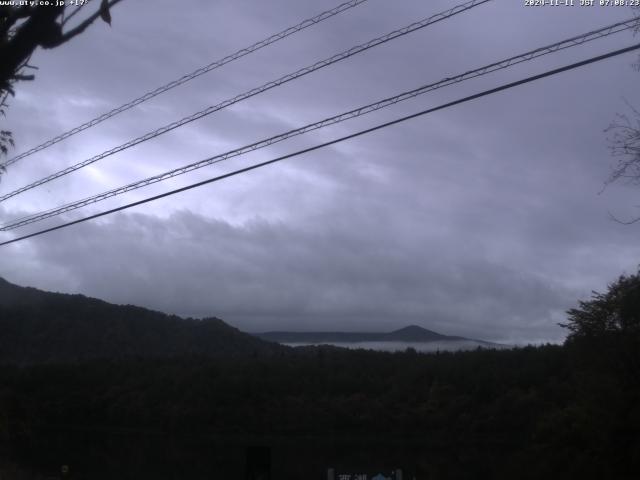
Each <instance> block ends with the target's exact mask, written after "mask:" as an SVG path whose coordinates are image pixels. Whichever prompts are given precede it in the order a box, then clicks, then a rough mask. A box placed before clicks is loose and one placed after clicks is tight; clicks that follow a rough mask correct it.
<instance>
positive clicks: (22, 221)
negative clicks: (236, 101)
mask: <svg viewBox="0 0 640 480" xmlns="http://www.w3.org/2000/svg"><path fill="white" fill-rule="evenodd" d="M636 25H637V20H635V19H629V20H626V21H623V22H618V23H614V24H612V25H609V26H606V27H603V28H600V29H598V30H593V31H590V32H587V33H584V34H582V35H578V36H574V37H571V38H568V39H566V40H562V41H560V42H556V43H553V44H551V45H547V46H545V47H540V48H536V49H534V50H530V51H528V52H525V53H522V54H520V55H516V56H512V57H509V58H507V59H504V60H501V61H498V62H494V63H491V64H489V65H486V66H484V67H481V68H477V69H475V70H470V71H467V72H465V73H463V74H460V75H456V76H453V77H447V78H445V79H443V80H440V81H438V82H435V83H431V84H428V85H424V86H421V87H419V88H416V89H414V90H410V91H407V92H403V93H401V94H399V95H395V96H393V97H389V98H386V99H383V100H380V101H378V102H375V103H371V104H368V105H365V106H362V107H359V108H356V109H353V110H350V111H348V112H344V113H341V114H339V115H335V116H333V117H329V118H325V119H324V120H321V121H319V122H315V123H311V124H308V125H305V126H303V127H300V128H296V129H294V130H289V131H287V132H284V133H281V134H279V135H275V136H273V137H269V138H266V139H263V140H260V141H258V142H254V143H252V144H249V145H245V146H243V147H240V148H237V149H234V150H230V151H228V152H225V153H222V154H219V155H215V156H213V157H209V158H206V159H203V160H200V161H198V162H194V163H191V164H189V165H185V166H183V167H179V168H176V169H173V170H169V171H167V172H164V173H161V174H158V175H155V176H152V177H148V178H145V179H143V180H138V181H136V182H133V183H129V184H127V185H124V186H121V187H117V188H114V189H111V190H107V191H106V192H102V193H100V194H97V195H94V196H91V197H87V198H84V199H81V200H76V201H74V202H71V203H67V204H65V205H61V206H58V207H55V208H53V209H50V210H46V211H44V212H40V213H37V214H35V215H34V214H31V215H27V216H24V217H21V218H17V219H14V220H12V221H11V222H10V223H7V224H4V225H1V226H0V231H8V230H13V229H15V228H18V227H21V226H24V225H28V224H31V223H35V222H38V221H41V220H45V219H47V218H51V217H54V216H57V215H60V214H62V213H66V212H69V211H72V210H76V209H78V208H81V207H84V206H87V205H90V204H93V203H97V202H100V201H103V200H107V199H109V198H112V197H115V196H117V195H121V194H124V193H127V192H130V191H133V190H137V189H138V188H142V187H146V186H148V185H152V184H154V183H158V182H161V181H163V180H167V179H169V178H173V177H176V176H178V175H182V174H185V173H188V172H191V171H193V170H197V169H199V168H203V167H206V166H209V165H212V164H215V163H219V162H222V161H225V160H228V159H230V158H234V157H237V156H240V155H244V154H246V153H249V152H252V151H255V150H258V149H261V148H265V147H268V146H270V145H273V144H275V143H279V142H281V141H284V140H287V139H289V138H292V137H294V136H298V135H302V134H304V133H307V132H310V131H313V130H318V129H321V128H324V127H327V126H329V125H334V124H337V123H341V122H343V121H346V120H350V119H352V118H356V117H359V116H362V115H365V114H368V113H371V112H374V111H377V110H380V109H383V108H386V107H389V106H391V105H394V104H396V103H399V102H402V101H404V100H408V99H411V98H414V97H417V96H419V95H423V94H425V93H428V92H431V91H434V90H437V89H439V88H443V87H446V86H449V85H453V84H456V83H459V82H462V81H465V80H469V79H471V78H475V77H479V76H482V75H486V74H488V73H492V72H495V71H498V70H502V69H505V68H508V67H511V66H513V65H517V64H519V63H522V62H526V61H530V60H533V59H535V58H538V57H541V56H543V55H547V54H549V53H554V52H557V51H560V50H564V49H567V48H571V47H574V46H576V45H581V44H584V43H586V42H589V41H592V40H596V39H599V38H603V37H605V36H608V35H611V34H614V33H618V32H621V31H624V30H628V29H631V28H635V26H636Z"/></svg>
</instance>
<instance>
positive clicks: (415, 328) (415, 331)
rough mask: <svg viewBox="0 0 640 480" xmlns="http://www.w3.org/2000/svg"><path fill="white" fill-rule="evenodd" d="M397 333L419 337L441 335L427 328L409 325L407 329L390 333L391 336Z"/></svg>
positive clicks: (403, 328)
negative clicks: (427, 334) (428, 334)
mask: <svg viewBox="0 0 640 480" xmlns="http://www.w3.org/2000/svg"><path fill="white" fill-rule="evenodd" d="M396 333H404V334H417V335H420V334H424V333H430V334H436V335H440V334H439V333H436V332H434V331H433V330H427V329H426V328H423V327H421V326H419V325H408V326H406V327H402V328H400V329H398V330H394V331H393V332H390V333H389V335H393V334H396Z"/></svg>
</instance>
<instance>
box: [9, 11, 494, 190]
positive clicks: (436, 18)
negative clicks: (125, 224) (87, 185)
mask: <svg viewBox="0 0 640 480" xmlns="http://www.w3.org/2000/svg"><path fill="white" fill-rule="evenodd" d="M490 1H492V0H471V1H468V2H466V3H463V4H461V5H457V6H455V7H453V8H450V9H448V10H446V11H445V12H442V13H438V14H436V15H432V16H431V17H429V18H425V19H423V20H420V21H418V22H414V23H412V24H410V25H407V26H406V27H403V28H400V29H398V30H394V31H393V32H390V33H388V34H386V35H383V36H381V37H377V38H374V39H373V40H369V41H368V42H366V43H362V44H360V45H357V46H355V47H352V48H350V49H348V50H345V51H343V52H341V53H338V54H336V55H333V56H332V57H329V58H327V59H325V60H321V61H319V62H316V63H314V64H312V65H309V66H307V67H304V68H301V69H299V70H296V71H295V72H293V73H289V74H287V75H284V76H282V77H280V78H278V79H276V80H272V81H270V82H267V83H265V84H263V85H261V86H260V87H256V88H253V89H251V90H248V91H247V92H244V93H241V94H239V95H236V96H235V97H233V98H230V99H227V100H225V101H223V102H221V103H218V104H217V105H213V106H210V107H208V108H205V109H204V110H201V111H199V112H196V113H194V114H192V115H189V116H187V117H184V118H182V119H181V120H178V121H175V122H173V123H170V124H168V125H165V126H163V127H160V128H158V129H156V130H154V131H152V132H149V133H146V134H144V135H142V136H140V137H138V138H135V139H133V140H130V141H128V142H126V143H123V144H122V145H119V146H117V147H114V148H112V149H110V150H107V151H105V152H102V153H100V154H98V155H95V156H93V157H91V158H89V159H86V160H83V161H82V162H79V163H76V164H74V165H71V166H69V167H67V168H64V169H62V170H60V171H58V172H55V173H53V174H51V175H48V176H46V177H44V178H41V179H40V180H37V181H35V182H33V183H30V184H28V185H26V186H24V187H21V188H18V189H17V190H14V191H12V192H9V193H6V194H4V195H1V196H0V202H3V201H5V200H7V199H9V198H11V197H15V196H16V195H19V194H20V193H23V192H26V191H27V190H31V189H33V188H36V187H39V186H40V185H43V184H45V183H48V182H50V181H52V180H55V179H56V178H60V177H62V176H65V175H68V174H70V173H72V172H75V171H76V170H79V169H81V168H84V167H86V166H88V165H91V164H93V163H95V162H97V161H99V160H102V159H104V158H106V157H109V156H111V155H114V154H116V153H119V152H122V151H123V150H126V149H128V148H131V147H133V146H135V145H138V144H140V143H143V142H146V141H149V140H151V139H153V138H156V137H158V136H160V135H163V134H165V133H167V132H170V131H171V130H174V129H176V128H178V127H181V126H183V125H186V124H188V123H191V122H193V121H195V120H199V119H201V118H203V117H206V116H207V115H211V114H212V113H214V112H217V111H219V110H222V109H224V108H227V107H229V106H231V105H234V104H236V103H238V102H241V101H243V100H246V99H248V98H250V97H253V96H255V95H258V94H260V93H263V92H265V91H267V90H270V89H272V88H275V87H279V86H280V85H283V84H285V83H288V82H290V81H292V80H295V79H297V78H300V77H302V76H304V75H307V74H309V73H311V72H315V71H316V70H319V69H321V68H324V67H327V66H329V65H333V64H334V63H336V62H339V61H341V60H345V59H347V58H349V57H352V56H354V55H357V54H359V53H362V52H364V51H366V50H369V49H370V48H373V47H377V46H378V45H382V44H384V43H387V42H389V41H391V40H394V39H396V38H399V37H402V36H404V35H407V34H409V33H412V32H415V31H416V30H420V29H422V28H425V27H427V26H429V25H432V24H434V23H437V22H440V21H442V20H445V19H448V18H450V17H452V16H454V15H457V14H459V13H462V12H465V11H467V10H469V9H471V8H474V7H477V6H479V5H482V4H484V3H487V2H490Z"/></svg>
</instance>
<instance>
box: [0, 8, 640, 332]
mask: <svg viewBox="0 0 640 480" xmlns="http://www.w3.org/2000/svg"><path fill="white" fill-rule="evenodd" d="M338 3H339V0H272V1H270V2H264V1H260V0H217V1H208V0H207V1H205V0H199V1H196V0H194V1H190V2H176V1H168V0H126V1H125V2H123V3H122V4H121V5H120V6H118V7H117V8H114V9H113V11H112V16H113V26H112V27H111V28H109V27H108V26H107V25H106V24H104V23H102V22H101V23H96V24H95V25H94V26H92V27H91V28H90V30H88V31H87V32H86V33H85V34H83V35H82V36H80V37H78V38H77V39H75V40H74V41H72V42H70V43H69V44H67V45H65V46H63V47H60V48H58V49H55V50H53V51H39V52H38V53H37V54H36V55H34V57H33V58H32V63H33V64H34V65H37V66H38V67H39V70H38V71H37V77H36V80H35V81H33V82H28V83H27V82H23V83H20V84H18V85H17V87H18V88H17V95H16V97H15V99H13V100H12V102H11V106H10V109H9V111H8V117H7V119H6V120H3V122H4V123H3V128H4V126H5V125H6V126H7V127H8V128H10V129H11V130H13V132H14V137H15V141H16V144H17V146H16V149H15V151H14V153H16V154H17V153H20V152H22V151H24V150H26V149H28V148H30V147H32V146H34V145H36V144H39V143H41V142H42V141H44V140H47V139H48V138H50V137H52V136H55V135H57V134H59V133H62V132H63V131H66V130H68V129H69V128H72V127H75V126H76V125H78V124H80V123H82V122H84V121H86V120H89V119H91V118H93V117H95V116H97V115H99V114H101V113H104V112H105V111H107V110H110V109H112V108H114V107H117V106H119V105H120V104H122V103H124V102H126V101H128V100H131V99H132V98H135V97H137V96H139V95H141V94H143V93H145V92H146V91H148V90H151V89H153V88H155V87H157V86H159V85H161V84H164V83H166V82H168V81H171V80H173V79H175V78H177V77H179V76H181V75H183V74H185V73H187V72H190V71H192V70H194V69H195V68H198V67H200V66H203V65H205V64H208V63H209V62H211V61H213V60H215V59H217V58H220V57H223V56H225V55H227V54H229V53H232V52H234V51H236V50H238V49H240V48H242V47H245V46H247V45H249V44H252V43H253V42H255V41H258V40H261V39H262V38H264V37H267V36H269V35H271V34H273V33H275V32H277V31H280V30H282V29H284V28H286V27H288V26H291V25H294V24H296V23H298V22H300V21H301V20H303V19H305V18H308V17H311V16H313V15H316V14H318V13H320V12H321V11H323V10H327V9H329V8H332V7H333V6H335V5H337V4H338ZM456 3H457V2H449V1H444V0H437V1H436V0H433V1H429V2H426V1H420V0H397V1H389V0H386V1H385V0H369V1H368V2H365V3H364V4H363V5H361V6H358V7H356V8H354V9H351V10H349V11H347V12H345V13H343V14H341V15H339V16H337V17H335V18H333V19H330V20H328V21H325V22H323V23H321V24H319V25H316V26H314V27H311V28H309V29H307V30H305V31H304V32H302V33H298V34H296V35H294V36H293V37H290V38H289V39H287V40H285V41H283V42H280V43H278V44H276V45H272V46H270V47H267V48H264V49H262V50H261V51H259V52H258V53H256V54H252V55H249V56H247V57H244V58H243V59H241V60H239V61H236V62H233V63H232V64H229V65H227V66H225V67H223V68H221V69H218V70H215V71H214V72H211V73H208V74H206V75H204V76H202V77H200V78H198V79H196V80H194V81H192V82H189V83H187V84H185V85H183V86H181V87H178V88H176V89H174V90H172V91H171V92H169V93H166V94H164V95H161V96H160V97H157V98H156V99H154V100H152V101H150V102H147V103H145V104H143V105H142V106H140V107H138V108H135V109H133V110H131V111H129V112H127V113H125V114H123V115H120V116H117V117H115V118H113V119H111V120H109V121H107V122H105V123H103V124H101V125H100V126H98V127H95V128H92V129H89V130H87V131H85V132H83V133H81V134H79V135H76V136H74V137H73V138H71V139H68V140H66V141H63V142H61V143H59V144H57V145H56V146H54V147H52V148H49V149H47V150H45V151H43V152H40V153H38V154H36V155H33V156H31V157H28V158H26V159H24V160H22V161H21V162H19V163H17V164H15V165H14V166H12V167H10V169H9V171H8V172H7V173H6V174H5V175H3V177H2V182H1V183H0V191H1V192H3V193H4V192H8V191H11V190H14V189H15V188H18V187H20V186H22V185H23V184H26V183H28V182H31V181H34V180H37V179H39V178H40V177H42V176H44V175H46V174H49V173H52V172H55V171H57V170H59V169H61V168H64V167H65V166H68V165H71V164H73V163H76V162H78V161H81V160H84V159H85V158H88V157H90V156H92V155H95V154H97V153H99V152H101V151H103V150H105V149H108V148H111V147H114V146H116V145H119V144H121V143H124V142H126V141H128V140H130V139H132V138H134V137H137V136H139V135H141V134H144V133H146V132H147V131H150V130H153V129H155V128H157V127H159V126H162V125H165V124H167V123H170V122H172V121H174V120H177V119H179V118H181V117H183V116H185V115H188V114H191V113H193V112H195V111H197V110H201V109H203V108H205V107H207V106H209V105H213V104H216V103H218V102H220V101H222V100H225V99H227V98H229V97H232V96H235V95H236V94H238V93H242V92H244V91H246V90H249V89H251V88H253V87H256V86H259V85H261V84H263V83H265V82H267V81H269V80H273V79H275V78H277V77H280V76H281V75H283V74H286V73H289V72H291V71H294V70H297V69H298V68H301V67H304V66H306V65H309V64H312V63H314V62H315V61H317V60H321V59H324V58H326V57H328V56H331V55H333V54H334V53H338V52H340V51H342V50H346V49H347V48H349V47H351V46H354V45H356V44H358V43H362V42H364V41H367V40H369V39H371V38H373V37H376V36H379V35H381V34H384V33H387V32H389V31H391V30H394V29H396V28H399V27H403V26H405V25H407V24H409V23H411V22H413V21H416V20H419V19H422V18H424V17H428V16H430V15H432V14H434V13H437V12H440V11H442V10H445V9H448V8H450V7H451V6H453V5H455V4H456ZM576 3H579V1H578V0H576ZM631 16H632V12H631V10H630V9H628V8H626V7H599V6H594V7H579V6H574V7H551V6H545V7H525V6H524V0H518V1H514V0H495V1H493V2H490V3H488V4H486V5H483V6H479V7H477V8H474V9H473V10H471V11H469V12H466V13H463V14H460V15H457V16H455V17H453V18H451V19H449V20H446V21H443V22H440V23H438V24H436V25H433V26H430V27H427V28H425V29H422V30H420V31H418V32H415V33H412V34H410V35H407V36H405V37H403V38H400V39H398V40H395V41H393V42H390V43H388V44H386V45H383V46H380V47H377V48H375V49H372V50H370V51H367V52H365V53H363V54H360V55H358V56H356V57H354V58H351V59H349V60H346V61H343V62H340V63H339V64H336V65H334V66H331V67H329V68H325V69H323V70H321V71H318V72H315V73H312V74H310V75H307V76H306V77H304V78H302V79H300V80H296V81H294V82H292V83H289V84H287V85H285V86H282V87H279V88H276V89H273V90H271V91H269V92H267V93H264V94H261V95H258V96H256V97H254V98H251V99H249V100H247V101H244V102H241V103H239V104H237V105H235V106H233V107H231V108H228V109H226V110H223V111H221V112H218V113H215V114H213V115H211V116H209V117H207V118H205V119H202V120H199V121H197V122H194V123H191V124H189V125H187V126H184V127H182V128H179V129H177V130H175V131H173V132H171V133H169V134H166V135H164V136H162V137H160V138H158V139H156V140H154V141H150V142H146V143H144V144H142V145H140V146H137V147H134V148H131V149H129V150H127V151H125V152H122V153H120V154H118V155H115V156H112V157H109V158H107V159H105V160H103V161H101V162H98V163H96V164H94V165H93V166H91V167H88V168H86V169H83V170H81V171H79V172H76V173H74V174H72V175H69V176H67V177H65V178H64V179H59V180H56V181H54V182H51V183H49V184H47V185H46V186H43V187H41V188H38V189H36V190H34V191H32V192H29V193H25V194H23V195H20V196H17V197H15V198H13V199H10V200H8V201H6V202H4V203H2V204H0V219H1V220H2V221H3V222H5V221H8V220H11V219H12V218H15V217H18V216H21V215H25V214H29V213H35V212H37V211H39V210H42V209H45V208H51V207H54V206H57V205H59V204H63V203H66V202H70V201H72V200H75V199H78V198H82V197H85V196H89V195H92V194H95V193H98V192H101V191H103V190H106V189H109V188H113V187H117V186H119V185H122V184H124V183H128V182H131V181H134V180H138V179H141V178H144V177H146V176H149V175H153V174H156V173H160V172H163V171H165V170H167V169H169V168H174V167H178V166H180V165H182V164H186V163H190V162H193V161H196V160H199V159H201V158H205V157H208V156H212V155H214V154H217V153H222V152H225V151H227V150H229V149H231V148H235V147H238V146H242V145H245V144H247V143H250V142H252V141H255V140H258V139H261V138H264V137H266V136H270V135H274V134H277V133H280V132H283V131H285V130H288V129H291V128H295V127H298V126H302V125H304V124H306V123H309V122H312V121H315V120H319V119H322V118H324V117H326V116H329V115H333V114H336V113H339V112H342V111H345V110H348V109H351V108H354V107H357V106H360V105H363V104H366V103H369V102H372V101H375V100H378V99H381V98H384V97H388V96H390V95H394V94H397V93H400V92H401V91H404V90H408V89H412V88H416V87H418V86H420V85H423V84H426V83H431V82H434V81H437V80H440V79H442V78H445V77H450V76H453V75H456V74H458V73H462V72H464V71H467V70H470V69H472V68H476V67H480V66H483V65H485V64H488V63H490V62H493V61H496V60H500V59H503V58H506V57H508V56H511V55H516V54H518V53H522V52H524V51H527V50H530V49H533V48H535V47H539V46H542V45H546V44H550V43H553V42H556V41H559V40H562V39H564V38H567V37H570V36H573V35H577V34H580V33H583V32H586V31H588V30H593V29H595V28H598V27H601V26H604V25H606V24H609V23H613V22H615V21H617V20H621V19H624V18H627V17H631ZM634 41H638V39H637V38H636V39H634V37H633V35H632V34H631V33H629V32H625V33H621V34H617V35H615V36H613V37H610V38H607V39H604V40H599V41H597V42H592V43H589V44H587V45H583V46H580V47H576V48H572V49H569V50H567V51H564V52H560V53H556V54H553V55H549V56H547V57H543V58H541V59H538V60H535V61H532V62H528V63H526V64H523V65H519V66H517V67H514V68H512V69H509V70H506V71H502V72H499V73H495V74H491V75H488V76H485V77H482V78H479V79H475V80H472V81H468V82H464V83H462V84H459V85H456V86H453V87H447V88H445V89H441V90H438V91H436V92H432V93H430V94H427V95H424V96H421V97H419V98H417V99H415V100H412V101H409V102H405V103H403V104H400V105H396V106H394V107H393V108H389V109H387V110H384V111H381V112H377V113H374V114H370V115H368V116H366V117H364V118H361V119H357V120H352V121H349V122H345V123H342V124H340V125H339V126H335V127H332V128H329V129H326V130H322V131H318V132H315V133H312V134H309V135H305V136H303V137H299V138H297V139H294V140H291V141H287V142H283V143H281V144H279V145H277V146H273V147H270V148H267V149H264V150H261V151H259V152H256V153H254V154H252V155H248V156H246V157H242V158H238V159H235V160H231V161H227V162H224V163H222V164H219V165H217V166H214V167H208V168H205V169H202V170H199V171H197V172H193V173H191V174H189V175H184V176H181V177H178V178H175V179H173V180H172V181H170V182H163V183H159V184H157V185H155V186H152V187H147V188H145V189H141V190H138V191H136V192H134V193H131V194H129V195H127V196H122V197H118V198H116V199H112V200H110V201H107V202H102V203H100V204H98V205H95V206H93V207H90V208H85V209H83V210H79V211H76V212H74V213H73V214H68V215H66V216H64V217H62V218H61V219H54V220H49V221H47V222H43V223H42V224H36V225H31V226H29V227H23V228H22V229H20V230H18V231H16V232H12V233H4V234H0V239H3V240H4V239H9V238H13V237H14V236H16V235H17V234H25V233H29V232H31V231H35V230H37V229H39V228H42V227H43V226H51V225H55V224H57V223H59V222H61V221H63V220H67V221H68V220H72V219H75V218H79V217H80V216H84V215H86V214H88V213H95V212H99V211H102V210H104V209H106V208H110V207H114V206H117V205H122V204H124V203H128V202H130V201H133V200H137V199H141V198H144V197H147V196H150V195H152V194H155V193H159V192H162V191H165V190H168V189H170V188H175V187H178V186H182V185H187V184H189V183H192V182H194V181H197V180H200V179H205V178H208V177H211V176H214V175H219V174H220V173H224V172H228V171H231V170H234V169H236V168H238V167H240V166H244V165H248V164H251V163H255V162H257V161H262V160H267V159H269V158H272V157H275V156H277V155H281V154H284V153H288V152H291V151H294V150H297V149H300V148H303V147H307V146H311V145H314V144H316V143H319V142H321V141H326V140H329V139H331V138H334V137H337V136H341V135H345V134H348V133H351V132H355V131H357V130H360V129H363V128H366V127H368V126H372V125H375V124H378V123H381V122H384V121H388V120H391V119H393V118H396V117H398V116H401V115H403V114H408V113H413V112H416V111H419V110H422V109H425V108H428V107H432V106H436V105H439V104H441V103H444V102H446V101H450V100H454V99H456V98H459V97H462V96H465V95H469V94H471V93H475V92H477V91H480V90H483V89H487V88H491V87H493V86H496V85H498V84H501V83H504V82H507V81H513V80H516V79H519V78H522V77H525V76H527V75H531V74H534V73H538V72H542V71H545V70H548V69H551V68H555V67H558V66H561V65H564V64H566V63H570V62H573V61H577V60H581V59H584V58H587V57H590V56H594V55H596V54H600V53H604V52H607V51H609V50H612V49H615V48H620V47H622V46H627V45H630V44H632V43H633V42H634ZM636 57H637V54H633V53H631V54H627V55H624V56H621V57H617V58H614V59H610V60H606V61H603V62H600V63H598V64H595V65H591V66H588V67H585V68H583V69H580V70H576V71H572V72H568V73H564V74H561V75H558V76H555V77H552V78H548V79H544V80H541V81H539V82H536V83H533V84H529V85H526V86H522V87H518V88H515V89H511V90H509V91H506V92H503V93H499V94H496V95H493V96H490V97H486V98H483V99H480V100H476V101H474V102H470V103H466V104H464V105H460V106H456V107H453V108H450V109H447V110H444V111H440V112H437V113H434V114H431V115H427V116H425V117H421V118H419V119H415V120H412V121H410V122H407V123H403V124H401V125H397V126H394V127H391V128H387V129H385V130H383V131H379V132H377V133H373V134H371V135H367V136H364V137H360V138H358V139H355V140H351V141H349V142H345V143H342V144H339V145H336V146H333V147H330V148H326V149H323V150H320V151H316V152H314V153H311V154H307V155H304V156H300V157H296V158H295V159H290V160H287V161H285V162H283V163H279V164H276V165H274V166H270V167H266V168H264V169H260V170H256V171H253V172H250V173H248V174H245V175H242V176H239V177H234V178H231V179H228V180H225V181H223V182H220V183H215V184H212V185H209V186H205V187H203V188H200V189H197V190H192V191H190V192H187V193H183V194H180V195H175V196H172V197H170V198H166V199H163V200H160V201H157V202H155V203H152V204H146V205H144V206H141V207H137V208H134V209H131V210H128V211H126V212H122V213H118V214H115V215H112V216H109V217H104V218H103V219H101V220H97V221H92V222H87V223H84V224H81V225H78V226H73V227H70V228H68V229H64V230H62V231H58V232H54V233H50V234H47V235H43V236H40V237H38V238H35V239H31V240H28V241H24V242H20V243H17V244H13V245H11V246H5V247H2V248H3V252H2V256H1V257H0V258H1V261H0V276H3V277H4V278H6V279H7V280H9V281H12V282H14V283H18V284H21V285H29V286H34V287H38V288H42V289H46V290H54V291H60V292H69V293H82V294H85V295H89V296H95V297H99V298H102V299H105V300H107V301H110V302H116V303H132V304H137V305H142V306H145V307H149V308H153V309H157V310H161V311H165V312H171V313H178V314H184V315H193V316H206V315H210V316H217V317H220V318H222V319H224V320H226V321H228V322H229V323H231V324H232V325H234V326H236V327H238V328H241V329H243V330H247V331H266V330H274V329H295V330H377V329H384V330H389V329H393V328H398V327H402V326H405V325H407V324H418V325H421V326H423V327H426V328H431V329H433V330H436V331H439V332H441V333H445V334H454V335H464V336H468V337H477V338H483V339H487V340H494V341H503V342H513V343H526V342H541V341H561V340H562V339H563V338H564V335H565V332H564V331H563V329H561V328H560V327H558V326H557V323H558V322H561V321H563V320H564V319H565V314H564V312H565V311H566V309H568V308H571V307H573V306H575V305H576V304H577V301H578V300H579V299H587V298H588V297H589V295H590V292H591V291H592V290H600V291H602V290H604V289H605V288H606V286H607V284H608V283H610V282H611V281H613V280H615V279H616V278H617V276H618V275H620V274H622V273H634V272H635V271H636V269H637V265H638V263H640V242H638V237H639V235H640V223H638V224H634V225H630V226H624V225H620V224H618V223H616V222H614V221H612V220H611V219H610V217H609V212H611V213H613V214H614V215H617V216H619V217H620V218H625V219H626V218H631V217H633V216H634V215H637V214H639V213H640V211H639V210H638V208H637V207H636V206H635V205H638V203H640V202H639V201H638V199H639V198H640V187H633V186H628V185H622V184H617V185H612V186H609V187H608V188H607V189H606V190H605V191H604V192H603V193H601V194H599V192H600V191H601V190H602V187H603V182H604V181H605V180H606V178H607V176H608V175H609V173H610V170H611V166H612V164H613V162H614V159H612V158H611V156H610V154H609V152H608V149H607V142H606V134H605V133H604V132H603V130H604V129H605V128H606V127H607V126H608V125H609V124H610V123H611V121H613V120H614V119H615V116H616V113H617V112H620V113H625V112H628V107H627V106H626V105H625V100H626V101H628V102H629V103H631V104H633V105H635V106H640V98H639V95H638V89H637V85H638V83H639V82H640V73H638V72H637V71H635V70H634V69H633V68H632V63H633V62H634V61H635V60H636Z"/></svg>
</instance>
